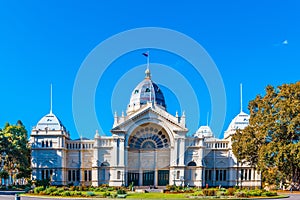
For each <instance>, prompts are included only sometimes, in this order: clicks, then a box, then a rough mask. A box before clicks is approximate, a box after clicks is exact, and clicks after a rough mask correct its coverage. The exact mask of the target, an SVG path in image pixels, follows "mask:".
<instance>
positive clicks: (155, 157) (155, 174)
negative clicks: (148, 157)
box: [154, 151, 158, 186]
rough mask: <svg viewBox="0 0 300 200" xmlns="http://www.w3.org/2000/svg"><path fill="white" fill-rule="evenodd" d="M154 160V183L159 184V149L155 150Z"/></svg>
mask: <svg viewBox="0 0 300 200" xmlns="http://www.w3.org/2000/svg"><path fill="white" fill-rule="evenodd" d="M154 160H155V163H154V185H156V186H157V185H158V180H157V179H158V171H157V170H158V169H157V162H158V160H157V151H154Z"/></svg>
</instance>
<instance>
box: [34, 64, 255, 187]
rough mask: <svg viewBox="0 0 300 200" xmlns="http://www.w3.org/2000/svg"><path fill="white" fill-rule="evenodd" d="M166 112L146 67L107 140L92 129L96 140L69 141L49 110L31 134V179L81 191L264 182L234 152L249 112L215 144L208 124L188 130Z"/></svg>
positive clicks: (181, 118)
mask: <svg viewBox="0 0 300 200" xmlns="http://www.w3.org/2000/svg"><path fill="white" fill-rule="evenodd" d="M129 92H130V91H128V93H129ZM166 108H167V102H165V98H164V95H163V91H161V90H160V88H159V87H158V85H157V84H155V83H154V82H153V80H152V79H151V74H150V70H149V69H147V70H146V72H145V77H143V75H141V82H140V83H138V84H137V86H136V87H135V88H134V89H133V91H132V93H131V98H130V100H129V103H128V106H127V110H126V114H123V113H122V115H121V116H118V115H117V114H115V115H114V123H113V124H112V128H111V136H100V135H99V133H98V132H97V131H96V130H95V136H94V138H93V139H88V138H80V139H76V140H73V139H71V138H70V135H69V132H68V131H67V128H66V127H64V125H63V123H62V122H61V121H60V120H59V118H58V117H57V116H55V115H54V113H52V110H50V113H49V114H47V115H45V116H44V117H42V118H41V119H40V121H39V122H38V123H37V125H36V126H35V127H33V129H32V131H31V134H30V144H31V148H32V158H31V167H32V179H33V180H41V179H50V180H51V184H53V185H68V184H74V185H86V186H89V185H93V186H100V185H102V184H108V185H110V186H128V185H129V184H132V183H133V184H134V186H137V187H138V186H140V187H142V186H147V187H149V186H155V187H160V186H162V187H164V186H166V185H173V184H175V185H185V186H187V185H188V186H190V187H206V186H209V187H211V186H214V187H215V186H222V187H233V186H240V185H242V186H243V187H257V186H260V185H261V176H260V173H259V172H257V171H256V170H255V169H254V168H252V167H251V166H249V165H247V164H241V163H239V162H237V159H236V158H235V156H234V155H233V152H232V148H231V137H232V135H233V134H235V131H236V130H237V129H243V128H245V127H246V126H247V125H248V123H249V117H250V116H249V115H248V114H246V113H244V112H242V110H241V112H240V113H239V114H238V115H237V116H236V117H235V118H234V119H233V120H232V121H231V123H230V125H229V126H228V128H227V130H226V131H225V133H224V138H223V139H220V138H216V137H214V134H213V132H212V131H211V129H210V127H209V126H207V125H205V126H200V127H199V129H198V130H197V131H196V132H195V133H190V132H189V129H188V127H187V126H186V122H188V120H189V119H188V118H186V116H185V114H184V113H182V115H181V116H178V114H177V113H176V114H175V116H174V115H172V114H170V113H169V112H168V111H167V109H166ZM107 135H109V134H107Z"/></svg>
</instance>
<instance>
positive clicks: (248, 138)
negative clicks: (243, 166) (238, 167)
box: [232, 82, 300, 184]
mask: <svg viewBox="0 0 300 200" xmlns="http://www.w3.org/2000/svg"><path fill="white" fill-rule="evenodd" d="M248 108H249V110H250V121H249V126H247V127H246V128H245V129H244V130H237V131H236V134H235V135H234V136H233V137H232V142H233V144H232V148H233V153H234V154H235V156H236V157H237V158H238V159H239V160H240V161H243V162H247V163H250V164H251V165H252V166H254V167H256V168H257V169H258V170H259V171H261V172H262V175H263V178H264V181H266V182H268V183H272V184H274V183H276V182H278V181H282V180H283V181H284V180H288V181H294V182H298V183H299V182H300V143H299V139H300V82H297V83H295V84H283V85H281V86H278V87H277V88H274V87H272V86H267V87H266V94H265V96H261V95H257V96H256V98H255V99H254V100H252V101H250V103H249V105H248Z"/></svg>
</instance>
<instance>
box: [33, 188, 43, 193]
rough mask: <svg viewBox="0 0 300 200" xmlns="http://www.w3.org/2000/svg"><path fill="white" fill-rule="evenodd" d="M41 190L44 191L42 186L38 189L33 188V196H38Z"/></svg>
mask: <svg viewBox="0 0 300 200" xmlns="http://www.w3.org/2000/svg"><path fill="white" fill-rule="evenodd" d="M43 190H44V186H39V187H36V188H34V190H33V192H34V194H39V193H40V192H41V191H43Z"/></svg>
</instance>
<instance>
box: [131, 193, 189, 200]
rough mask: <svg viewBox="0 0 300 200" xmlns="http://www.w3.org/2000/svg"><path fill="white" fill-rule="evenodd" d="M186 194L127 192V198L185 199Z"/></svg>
mask: <svg viewBox="0 0 300 200" xmlns="http://www.w3.org/2000/svg"><path fill="white" fill-rule="evenodd" d="M186 195H187V194H166V193H129V194H128V195H127V197H126V198H127V199H187V198H186Z"/></svg>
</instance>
